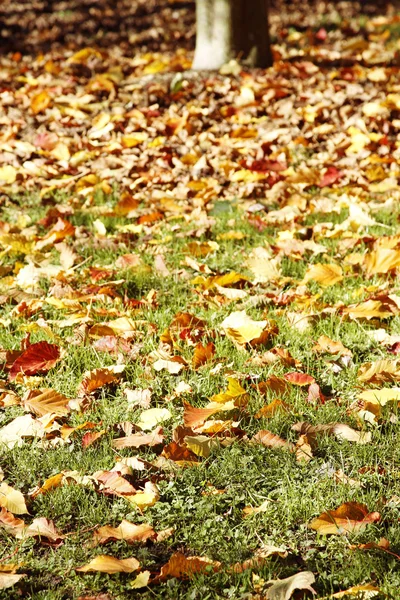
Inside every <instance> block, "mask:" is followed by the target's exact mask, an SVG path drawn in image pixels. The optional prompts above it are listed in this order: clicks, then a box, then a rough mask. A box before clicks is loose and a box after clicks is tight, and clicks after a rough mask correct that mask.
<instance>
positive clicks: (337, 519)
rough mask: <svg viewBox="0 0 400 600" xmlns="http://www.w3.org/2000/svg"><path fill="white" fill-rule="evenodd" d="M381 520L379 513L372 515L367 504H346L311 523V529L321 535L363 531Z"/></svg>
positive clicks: (323, 514) (325, 513)
mask: <svg viewBox="0 0 400 600" xmlns="http://www.w3.org/2000/svg"><path fill="white" fill-rule="evenodd" d="M380 518H381V516H380V514H379V513H378V512H372V513H370V512H369V511H368V508H367V507H366V506H365V504H359V503H358V502H345V503H344V504H341V505H340V506H339V507H338V508H337V509H335V510H328V511H327V512H324V513H322V514H321V515H320V516H319V517H317V518H316V519H313V521H311V523H310V525H309V527H310V528H311V529H314V530H315V531H317V532H318V533H320V534H321V535H328V534H341V533H352V532H354V531H361V530H363V529H365V527H366V526H367V525H369V524H371V523H376V522H377V521H379V520H380Z"/></svg>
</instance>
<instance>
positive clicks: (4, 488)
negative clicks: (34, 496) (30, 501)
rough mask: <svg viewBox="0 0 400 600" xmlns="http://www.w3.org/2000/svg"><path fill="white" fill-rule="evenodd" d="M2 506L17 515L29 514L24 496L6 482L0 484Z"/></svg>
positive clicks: (0, 504) (0, 503) (0, 502)
mask: <svg viewBox="0 0 400 600" xmlns="http://www.w3.org/2000/svg"><path fill="white" fill-rule="evenodd" d="M0 506H2V507H4V508H5V509H7V510H8V511H10V512H12V513H15V514H17V515H23V514H28V509H27V507H26V503H25V498H24V496H23V494H21V492H20V491H19V490H16V489H14V488H13V487H11V486H10V485H8V484H7V483H6V482H5V481H3V482H2V483H0Z"/></svg>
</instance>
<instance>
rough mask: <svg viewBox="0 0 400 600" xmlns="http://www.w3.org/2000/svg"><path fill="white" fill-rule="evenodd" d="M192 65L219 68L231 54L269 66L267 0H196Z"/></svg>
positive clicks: (253, 63) (199, 67) (203, 67)
mask: <svg viewBox="0 0 400 600" xmlns="http://www.w3.org/2000/svg"><path fill="white" fill-rule="evenodd" d="M196 20H197V38H196V52H195V56H194V61H193V69H198V70H201V69H208V70H213V69H219V68H220V67H221V66H222V65H224V64H225V63H227V62H229V61H230V60H231V59H232V58H237V59H238V60H240V61H241V62H244V63H246V64H247V65H248V66H250V67H262V68H265V67H270V66H271V65H272V53H271V46H270V39H269V31H268V0H196Z"/></svg>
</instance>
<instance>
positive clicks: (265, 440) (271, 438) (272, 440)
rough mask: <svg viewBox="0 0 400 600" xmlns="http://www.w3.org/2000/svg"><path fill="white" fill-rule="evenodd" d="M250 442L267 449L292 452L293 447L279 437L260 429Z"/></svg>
mask: <svg viewBox="0 0 400 600" xmlns="http://www.w3.org/2000/svg"><path fill="white" fill-rule="evenodd" d="M251 441H252V442H257V443H258V444H262V445H263V446H266V447H267V448H284V449H285V450H290V451H293V450H294V445H293V444H292V443H291V442H288V441H287V440H284V439H282V438H281V437H279V435H275V434H274V433H272V432H271V431H268V430H267V429H262V430H261V431H259V432H258V433H256V434H255V435H254V436H253V437H252V438H251Z"/></svg>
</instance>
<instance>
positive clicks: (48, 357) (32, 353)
mask: <svg viewBox="0 0 400 600" xmlns="http://www.w3.org/2000/svg"><path fill="white" fill-rule="evenodd" d="M60 358H61V353H60V348H59V347H58V346H56V345H55V344H49V343H48V342H38V343H37V344H31V345H30V346H29V347H28V348H27V349H26V350H25V351H24V352H23V353H22V354H21V355H20V356H19V357H18V358H17V360H16V361H15V362H14V363H13V365H12V367H11V369H10V373H9V379H10V381H13V380H14V379H15V378H16V376H17V375H18V373H22V374H23V375H37V374H44V373H47V372H48V371H50V369H52V368H53V367H54V365H56V364H57V362H58V361H59V360H60Z"/></svg>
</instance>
